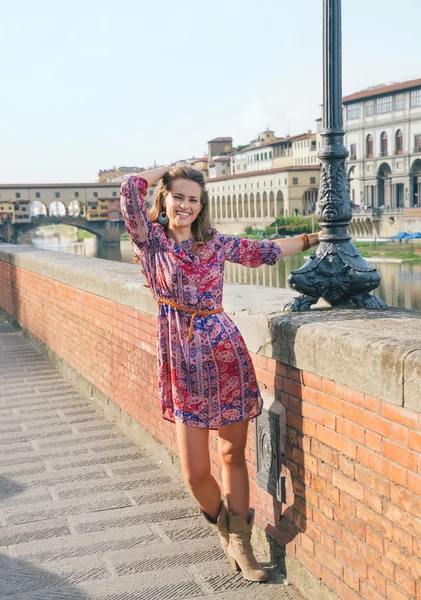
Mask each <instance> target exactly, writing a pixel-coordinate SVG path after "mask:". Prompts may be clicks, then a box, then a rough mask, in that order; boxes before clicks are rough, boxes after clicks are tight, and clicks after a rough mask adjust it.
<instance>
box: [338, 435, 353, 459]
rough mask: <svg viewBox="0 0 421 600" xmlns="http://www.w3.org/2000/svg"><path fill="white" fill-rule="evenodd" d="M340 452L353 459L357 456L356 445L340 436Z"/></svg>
mask: <svg viewBox="0 0 421 600" xmlns="http://www.w3.org/2000/svg"><path fill="white" fill-rule="evenodd" d="M341 452H343V454H346V456H349V458H352V459H353V460H355V459H356V458H357V445H356V444H355V443H354V442H351V440H348V439H347V438H342V444H341Z"/></svg>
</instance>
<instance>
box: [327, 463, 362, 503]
mask: <svg viewBox="0 0 421 600" xmlns="http://www.w3.org/2000/svg"><path fill="white" fill-rule="evenodd" d="M332 484H333V485H334V486H336V487H337V488H338V489H340V490H342V491H343V492H346V493H347V494H349V495H350V496H352V497H353V498H356V499H357V500H360V501H361V502H362V501H363V500H364V487H363V486H362V485H361V484H360V483H357V482H356V481H354V480H352V479H350V478H349V477H345V476H344V475H342V474H341V473H337V472H335V471H334V472H333V473H332Z"/></svg>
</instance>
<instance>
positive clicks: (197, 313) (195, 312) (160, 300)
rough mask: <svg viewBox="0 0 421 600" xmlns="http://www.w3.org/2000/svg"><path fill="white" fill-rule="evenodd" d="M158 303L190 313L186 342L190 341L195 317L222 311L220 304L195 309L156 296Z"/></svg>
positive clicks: (207, 315)
mask: <svg viewBox="0 0 421 600" xmlns="http://www.w3.org/2000/svg"><path fill="white" fill-rule="evenodd" d="M158 304H166V305H167V306H171V307H172V308H176V309H177V310H181V311H182V312H185V313H187V314H188V315H191V321H190V328H189V335H188V336H187V341H188V342H190V340H191V338H192V335H193V329H194V320H195V318H196V317H209V316H210V315H216V314H217V313H221V312H224V309H223V308H222V306H220V307H219V308H215V309H214V310H196V309H195V308H191V307H190V306H184V305H183V304H178V303H177V302H175V301H174V300H166V299H165V298H158Z"/></svg>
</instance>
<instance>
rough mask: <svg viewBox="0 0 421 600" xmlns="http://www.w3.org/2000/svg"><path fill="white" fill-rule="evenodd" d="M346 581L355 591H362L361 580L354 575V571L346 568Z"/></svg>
mask: <svg viewBox="0 0 421 600" xmlns="http://www.w3.org/2000/svg"><path fill="white" fill-rule="evenodd" d="M344 581H345V583H346V584H347V585H349V587H350V588H352V589H353V590H354V591H356V592H359V591H360V578H359V577H358V575H356V574H355V573H354V571H351V569H348V567H344Z"/></svg>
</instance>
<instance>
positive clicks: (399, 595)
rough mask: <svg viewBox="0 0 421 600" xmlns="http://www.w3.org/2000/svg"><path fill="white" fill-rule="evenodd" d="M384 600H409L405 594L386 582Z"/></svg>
mask: <svg viewBox="0 0 421 600" xmlns="http://www.w3.org/2000/svg"><path fill="white" fill-rule="evenodd" d="M386 598H387V600H410V598H408V595H407V594H405V592H402V590H400V589H399V588H398V587H396V586H395V585H394V584H393V583H391V582H390V581H388V582H387V590H386Z"/></svg>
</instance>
